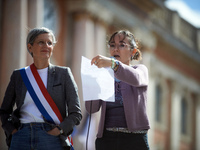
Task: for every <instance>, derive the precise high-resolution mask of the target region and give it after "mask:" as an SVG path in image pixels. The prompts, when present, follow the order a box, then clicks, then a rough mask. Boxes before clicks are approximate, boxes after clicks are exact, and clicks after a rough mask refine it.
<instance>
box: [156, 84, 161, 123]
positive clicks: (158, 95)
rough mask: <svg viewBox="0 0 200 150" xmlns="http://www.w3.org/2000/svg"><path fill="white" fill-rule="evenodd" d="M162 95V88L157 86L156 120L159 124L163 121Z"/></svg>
mask: <svg viewBox="0 0 200 150" xmlns="http://www.w3.org/2000/svg"><path fill="white" fill-rule="evenodd" d="M162 94H163V93H162V88H161V87H160V85H156V100H155V102H156V103H155V119H156V121H157V122H161V121H162Z"/></svg>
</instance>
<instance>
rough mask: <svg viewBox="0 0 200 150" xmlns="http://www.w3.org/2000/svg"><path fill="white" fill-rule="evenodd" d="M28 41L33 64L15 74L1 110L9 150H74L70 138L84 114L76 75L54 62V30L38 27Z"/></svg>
mask: <svg viewBox="0 0 200 150" xmlns="http://www.w3.org/2000/svg"><path fill="white" fill-rule="evenodd" d="M26 42H27V43H26V44H27V49H28V52H29V53H30V54H31V56H32V58H33V64H31V65H30V66H27V67H25V68H22V69H17V70H15V71H13V73H12V75H11V78H10V82H9V84H8V87H7V90H6V92H5V96H4V99H3V103H2V105H1V108H0V117H1V121H2V128H3V129H4V131H5V134H6V137H7V139H6V142H7V145H8V146H9V150H36V149H37V150H64V149H73V146H72V139H71V138H70V135H71V133H72V132H73V128H74V127H75V125H78V124H79V123H80V121H81V119H82V115H81V109H80V100H79V96H78V88H77V85H76V83H75V80H74V77H73V75H72V72H71V70H70V68H68V67H61V66H56V65H53V64H51V63H50V58H51V56H52V52H53V49H54V45H55V43H56V40H55V36H54V34H53V32H52V31H51V30H49V29H47V28H44V27H42V28H34V29H32V30H31V31H30V32H29V34H28V36H27V41H26ZM15 104H16V108H15V107H14V105H15Z"/></svg>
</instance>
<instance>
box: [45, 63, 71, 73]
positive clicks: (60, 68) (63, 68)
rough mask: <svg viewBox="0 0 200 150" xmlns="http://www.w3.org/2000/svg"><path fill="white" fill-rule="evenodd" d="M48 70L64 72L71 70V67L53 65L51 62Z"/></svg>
mask: <svg viewBox="0 0 200 150" xmlns="http://www.w3.org/2000/svg"><path fill="white" fill-rule="evenodd" d="M49 70H52V71H56V72H65V71H67V72H69V71H71V69H70V68H69V67H66V66H58V65H53V64H50V65H49Z"/></svg>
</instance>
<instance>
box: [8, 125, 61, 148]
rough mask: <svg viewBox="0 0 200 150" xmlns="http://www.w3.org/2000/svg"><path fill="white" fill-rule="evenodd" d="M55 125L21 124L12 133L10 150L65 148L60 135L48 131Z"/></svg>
mask: <svg viewBox="0 0 200 150" xmlns="http://www.w3.org/2000/svg"><path fill="white" fill-rule="evenodd" d="M54 127H55V126H52V125H51V124H48V123H27V124H21V126H20V128H19V130H18V131H17V132H16V133H15V134H13V135H12V140H11V145H10V149H9V150H63V147H62V145H61V139H60V137H59V136H53V135H50V134H48V133H47V132H48V131H49V130H51V129H53V128H54Z"/></svg>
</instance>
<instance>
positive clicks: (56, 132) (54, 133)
mask: <svg viewBox="0 0 200 150" xmlns="http://www.w3.org/2000/svg"><path fill="white" fill-rule="evenodd" d="M47 133H48V134H50V135H54V136H59V135H60V130H59V129H58V128H57V127H55V128H53V129H52V130H50V131H48V132H47Z"/></svg>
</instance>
